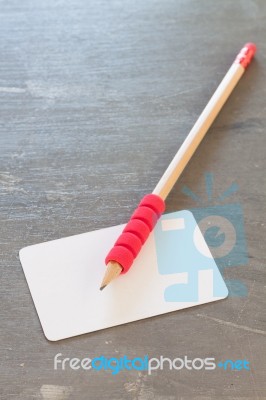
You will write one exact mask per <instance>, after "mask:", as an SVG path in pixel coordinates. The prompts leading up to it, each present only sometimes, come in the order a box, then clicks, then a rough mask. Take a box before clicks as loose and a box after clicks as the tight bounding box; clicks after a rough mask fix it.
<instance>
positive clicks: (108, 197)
mask: <svg viewBox="0 0 266 400" xmlns="http://www.w3.org/2000/svg"><path fill="white" fill-rule="evenodd" d="M265 17H266V3H265V2H264V1H263V0H257V1H252V0H245V1H239V0H238V1H231V0H230V1H223V2H219V1H211V0H204V1H196V0H188V1H181V0H179V1H178V0H175V1H174V0H166V1H159V0H153V1H152V0H146V1H141V0H135V1H129V0H125V1H121V0H116V1H115V0H111V1H108V0H101V1H96V0H95V1H89V0H76V1H66V0H58V1H55V0H46V1H43V2H42V1H37V0H36V1H33V0H24V1H19V0H11V1H3V0H2V1H0V54H1V57H0V114H1V119H0V124H1V126H0V129H1V136H0V148H1V154H0V168H1V172H0V206H1V209H0V217H1V239H0V240H1V246H0V251H1V374H0V381H1V389H0V390H1V399H16V400H17V399H19V400H24V399H25V400H28V399H44V400H54V399H57V400H62V399H75V400H83V399H84V400H85V399H139V400H140V399H141V400H150V399H156V400H159V399H160V400H172V399H179V400H181V399H182V400H196V399H197V400H207V399H235V400H236V399H266V383H265V382H266V373H265V349H266V346H265V334H266V333H265V285H266V283H265V228H266V226H265V212H266V208H265V204H266V202H265V194H266V182H265V179H266V178H265V164H266V163H265V143H266V139H265V128H264V126H265V115H266V105H265V96H266V84H265V78H266V67H265V65H266V59H265V50H266V44H265V39H266V23H265ZM246 41H254V42H256V43H257V45H258V49H259V51H258V54H257V57H256V60H255V61H254V62H253V63H252V65H251V66H250V68H249V69H248V71H247V72H246V74H245V76H244V77H243V79H242V80H241V82H240V83H239V85H238V87H237V89H236V90H235V91H234V93H233V94H232V96H231V97H230V99H229V101H228V103H227V104H226V106H225V107H224V109H223V110H222V112H221V114H220V115H219V117H218V118H217V120H216V122H215V123H214V125H213V127H212V128H211V130H210V132H209V134H208V135H207V137H206V138H205V139H204V141H203V143H202V144H201V146H200V148H199V149H198V151H197V153H196V155H195V156H194V157H193V159H192V160H191V162H190V163H189V165H188V167H187V168H186V170H185V172H184V173H183V175H182V177H181V179H180V180H179V182H178V183H177V184H176V185H175V188H174V189H173V191H172V192H171V194H170V196H169V198H168V200H167V211H169V212H170V211H174V210H180V209H184V208H190V207H195V203H193V201H192V200H190V199H188V198H187V197H185V196H184V195H183V194H182V192H181V188H182V187H183V185H184V184H185V185H187V186H189V187H190V188H191V189H192V190H193V191H194V192H196V193H197V194H198V195H200V196H201V197H202V198H203V200H204V201H205V203H204V204H203V206H204V205H205V206H206V195H205V186H204V184H205V182H204V173H205V172H207V171H209V172H212V173H213V174H214V178H215V194H216V197H217V196H218V194H221V193H222V191H224V189H226V188H227V187H228V186H229V185H230V184H231V183H232V182H234V181H235V182H237V183H238V185H239V187H240V190H239V192H238V193H237V194H235V195H234V196H232V198H231V199H230V201H229V202H240V203H241V204H242V206H243V210H244V219H245V232H246V238H247V244H248V253H249V262H248V265H245V266H243V265H242V266H238V267H235V268H231V269H230V270H226V278H232V279H240V280H241V281H242V282H243V283H244V284H245V285H246V286H247V287H248V290H249V294H248V297H246V298H228V299H227V300H224V301H221V302H218V303H217V304H215V303H213V304H210V305H206V306H200V307H198V308H194V309H189V310H185V311H183V312H176V313H171V314H168V315H163V316H159V317H156V318H151V319H147V320H144V321H139V322H135V323H131V324H128V325H124V326H120V327H115V328H111V329H107V330H104V331H101V332H96V333H92V334H88V335H83V336H80V337H76V338H72V339H68V340H64V341H61V342H57V343H49V342H48V341H47V340H46V339H45V338H44V336H43V333H42V329H41V326H40V323H39V320H38V317H37V314H36V312H35V309H34V306H33V303H32V300H31V297H30V294H29V290H28V287H27V284H26V281H25V278H24V275H23V272H22V268H21V265H20V262H19V258H18V251H19V249H20V248H22V247H24V246H27V245H30V244H34V243H38V242H41V241H47V240H52V239H57V238H60V237H63V236H68V235H73V234H78V233H81V232H86V231H89V230H94V229H98V228H103V227H107V226H111V225H115V224H120V223H124V222H126V221H127V219H128V218H129V216H130V214H131V212H132V211H133V209H134V207H135V206H136V205H137V203H138V201H139V200H140V199H141V197H142V196H143V195H144V194H145V193H148V192H150V191H152V190H153V187H154V186H155V184H156V183H157V181H158V180H159V178H160V176H161V175H162V173H163V171H164V170H165V168H166V167H167V165H168V163H169V162H170V160H171V159H172V157H173V156H174V154H175V152H176V150H177V149H178V147H179V146H180V145H181V143H182V141H183V140H184V138H185V137H186V135H187V133H188V131H189V130H190V128H191V127H192V125H193V124H194V122H195V120H196V118H197V117H198V115H199V114H200V112H201V110H202V109H203V107H204V106H205V104H206V103H207V101H208V99H209V98H210V96H211V94H212V93H213V91H214V90H215V88H216V87H217V85H218V83H219V82H220V80H221V79H222V77H223V75H224V74H225V72H226V71H227V69H228V67H229V66H230V64H231V62H232V61H233V59H234V57H235V56H236V53H237V52H238V50H239V49H240V48H241V47H242V45H243V44H244V43H245V42H246ZM70 323H71V321H70ZM57 353H63V355H64V356H65V357H80V358H84V357H86V356H89V357H94V356H98V355H101V354H103V355H105V356H108V357H110V356H123V355H125V354H126V355H127V356H128V357H136V356H144V355H145V354H149V355H150V356H151V357H156V356H160V355H164V356H168V357H171V358H175V357H178V356H184V355H188V356H191V357H192V358H195V357H215V358H216V359H217V360H218V359H221V360H225V359H228V358H231V359H242V358H246V359H247V360H249V361H250V363H251V371H234V372H231V371H227V372H224V371H221V370H215V371H211V372H210V371H209V372H208V371H203V370H202V371H193V372H192V371H187V370H182V371H179V372H178V371H168V370H167V369H165V370H163V371H158V372H157V373H154V374H153V375H151V376H146V374H145V373H138V372H137V371H126V372H121V373H120V374H119V375H116V376H112V375H111V374H110V373H104V372H98V373H91V372H86V371H85V372H84V371H83V372H82V371H71V370H66V371H54V369H53V359H54V356H55V354H57Z"/></svg>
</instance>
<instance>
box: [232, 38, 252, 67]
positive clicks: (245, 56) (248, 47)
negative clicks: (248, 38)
mask: <svg viewBox="0 0 266 400" xmlns="http://www.w3.org/2000/svg"><path fill="white" fill-rule="evenodd" d="M256 50H257V48H256V45H255V44H254V43H246V44H245V46H244V47H243V48H242V49H241V50H240V52H239V54H238V55H237V57H236V59H235V61H234V64H241V65H242V67H244V68H247V66H248V65H249V63H250V61H251V60H252V58H253V57H254V55H255V53H256Z"/></svg>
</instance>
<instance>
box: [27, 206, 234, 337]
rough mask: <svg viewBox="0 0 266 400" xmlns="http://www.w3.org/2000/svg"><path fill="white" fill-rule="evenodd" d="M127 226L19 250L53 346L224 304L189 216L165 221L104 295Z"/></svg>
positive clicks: (224, 290)
mask: <svg viewBox="0 0 266 400" xmlns="http://www.w3.org/2000/svg"><path fill="white" fill-rule="evenodd" d="M124 226H125V225H119V226H113V227H110V228H106V229H100V230H96V231H93V232H88V233H83V234H80V235H76V236H70V237H66V238H63V239H58V240H53V241H50V242H45V243H41V244H36V245H33V246H29V247H25V248H23V249H22V250H20V260H21V264H22V267H23V270H24V273H25V276H26V279H27V283H28V285H29V289H30V292H31V295H32V298H33V301H34V304H35V307H36V310H37V313H38V316H39V318H40V321H41V325H42V328H43V331H44V334H45V336H46V338H47V339H48V340H52V341H56V340H60V339H65V338H68V337H71V336H75V335H80V334H83V333H89V332H93V331H97V330H100V329H104V328H109V327H113V326H116V325H121V324H125V323H128V322H132V321H137V320H140V319H143V318H148V317H152V316H154V315H159V314H164V313H167V312H171V311H177V310H180V309H184V308H188V307H191V306H195V305H199V304H203V303H208V302H212V301H215V300H219V299H223V298H225V297H226V296H227V295H228V291H227V288H226V286H225V283H224V281H223V279H222V277H221V275H220V273H219V270H218V267H217V265H216V263H215V261H214V259H213V258H212V256H211V253H210V251H209V249H208V247H207V245H206V243H205V241H204V238H203V236H202V234H201V232H200V230H199V228H198V226H197V224H196V221H195V219H194V217H193V215H192V213H191V212H189V211H180V212H175V213H171V214H166V215H163V216H162V217H161V218H160V220H159V221H158V223H157V225H156V228H155V230H154V232H153V233H152V234H151V235H150V237H149V239H148V241H147V242H146V243H145V245H144V246H143V248H142V250H141V252H140V254H139V256H138V257H137V259H136V260H135V262H134V264H133V266H132V267H131V269H130V270H129V272H128V273H126V274H124V275H120V276H119V277H118V278H117V279H116V280H114V281H113V282H112V283H110V285H109V286H107V287H106V288H105V289H104V290H102V291H100V290H99V287H100V283H101V281H102V278H103V275H104V272H105V268H106V266H105V264H104V258H105V255H106V254H107V253H108V251H109V250H110V248H111V247H112V245H113V244H114V242H115V240H116V239H117V237H118V235H119V234H120V233H121V231H122V230H123V227H124Z"/></svg>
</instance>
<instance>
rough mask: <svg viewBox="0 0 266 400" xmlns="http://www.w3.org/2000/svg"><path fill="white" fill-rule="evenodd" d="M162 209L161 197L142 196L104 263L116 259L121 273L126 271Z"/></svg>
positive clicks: (162, 201)
mask: <svg viewBox="0 0 266 400" xmlns="http://www.w3.org/2000/svg"><path fill="white" fill-rule="evenodd" d="M164 210H165V203H164V200H163V199H161V197H159V196H157V195H156V194H147V195H146V196H144V197H143V199H142V200H141V202H140V204H139V206H138V208H137V209H136V210H135V211H134V213H133V214H132V216H131V218H130V220H129V222H128V223H127V225H126V226H125V228H124V230H123V232H122V233H121V235H120V236H119V238H118V239H117V241H116V242H115V244H114V246H113V248H112V249H111V250H110V252H109V253H108V254H107V257H106V258H105V263H106V264H108V262H109V261H116V262H118V263H119V264H120V265H121V266H122V268H123V270H122V273H125V272H127V271H128V270H129V268H130V267H131V265H132V264H133V261H134V259H135V258H136V257H137V255H138V254H139V252H140V249H141V247H142V245H143V244H144V243H145V242H146V240H147V238H148V236H149V234H150V232H151V231H152V230H153V228H154V226H155V224H156V222H157V220H158V219H159V218H160V216H161V214H162V213H163V212H164Z"/></svg>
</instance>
